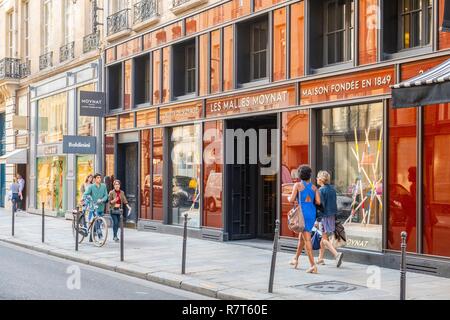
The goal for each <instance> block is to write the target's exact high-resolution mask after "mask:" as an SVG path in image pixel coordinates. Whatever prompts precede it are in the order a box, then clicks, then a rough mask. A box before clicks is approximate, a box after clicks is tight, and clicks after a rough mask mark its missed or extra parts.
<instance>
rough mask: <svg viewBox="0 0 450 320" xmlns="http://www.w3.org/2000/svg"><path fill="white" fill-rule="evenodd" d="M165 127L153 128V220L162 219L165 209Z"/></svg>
mask: <svg viewBox="0 0 450 320" xmlns="http://www.w3.org/2000/svg"><path fill="white" fill-rule="evenodd" d="M163 134H164V129H163V128H157V129H153V157H152V177H153V181H152V182H153V183H152V214H153V220H158V221H162V220H163V216H164V210H163V163H164V162H163V159H164V157H163V138H164V136H163Z"/></svg>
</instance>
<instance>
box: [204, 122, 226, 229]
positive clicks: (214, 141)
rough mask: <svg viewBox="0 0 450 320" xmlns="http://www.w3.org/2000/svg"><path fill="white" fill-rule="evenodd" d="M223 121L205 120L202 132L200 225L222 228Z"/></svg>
mask: <svg viewBox="0 0 450 320" xmlns="http://www.w3.org/2000/svg"><path fill="white" fill-rule="evenodd" d="M222 137H223V122H222V121H210V122H205V127H204V134H203V147H204V151H203V159H204V164H203V173H204V177H203V183H204V197H203V201H204V202H203V203H204V209H203V221H202V225H203V226H206V227H212V228H222V226H223V224H222V202H223V200H222V199H223V198H222V197H223V190H222V183H223V155H222V150H223V140H222Z"/></svg>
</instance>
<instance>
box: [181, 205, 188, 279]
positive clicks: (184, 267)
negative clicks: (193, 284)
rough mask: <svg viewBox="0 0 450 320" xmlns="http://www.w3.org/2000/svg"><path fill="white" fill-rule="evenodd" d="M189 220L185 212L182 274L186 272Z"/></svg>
mask: <svg viewBox="0 0 450 320" xmlns="http://www.w3.org/2000/svg"><path fill="white" fill-rule="evenodd" d="M187 222H188V214H187V213H185V214H184V226H183V255H182V260H181V274H185V273H186V242H187Z"/></svg>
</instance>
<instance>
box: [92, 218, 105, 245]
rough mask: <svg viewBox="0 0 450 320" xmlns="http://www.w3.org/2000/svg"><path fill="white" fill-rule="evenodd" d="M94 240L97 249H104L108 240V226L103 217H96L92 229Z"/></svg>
mask: <svg viewBox="0 0 450 320" xmlns="http://www.w3.org/2000/svg"><path fill="white" fill-rule="evenodd" d="M91 234H92V240H93V241H94V244H95V245H96V246H97V247H103V246H104V245H105V243H106V239H107V238H108V224H107V222H106V220H105V218H103V217H95V218H94V221H93V223H92V227H91Z"/></svg>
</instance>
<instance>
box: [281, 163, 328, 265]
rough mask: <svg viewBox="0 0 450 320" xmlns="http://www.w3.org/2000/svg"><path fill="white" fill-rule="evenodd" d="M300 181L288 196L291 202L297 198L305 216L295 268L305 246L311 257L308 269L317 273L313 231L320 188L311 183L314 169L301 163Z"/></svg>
mask: <svg viewBox="0 0 450 320" xmlns="http://www.w3.org/2000/svg"><path fill="white" fill-rule="evenodd" d="M298 173H299V177H300V179H301V181H300V182H297V183H296V184H294V187H293V189H292V193H291V195H290V196H289V197H288V201H289V202H291V203H292V202H294V201H296V200H297V202H298V204H299V205H300V206H301V208H302V212H303V217H304V220H305V229H304V230H303V232H302V233H301V234H299V235H298V246H297V252H296V254H295V257H294V259H293V261H292V262H293V264H294V268H296V269H297V266H298V259H299V257H300V254H301V253H302V250H303V247H304V246H305V247H306V254H307V255H308V258H309V263H310V267H309V269H307V270H306V272H307V273H317V265H316V264H315V262H314V256H313V250H312V243H311V232H312V229H313V227H314V223H315V222H316V206H315V204H314V203H316V204H317V205H320V194H319V190H318V189H317V188H316V186H314V185H313V184H312V183H311V175H312V169H311V168H310V167H309V166H307V165H301V166H300V167H299V169H298Z"/></svg>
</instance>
